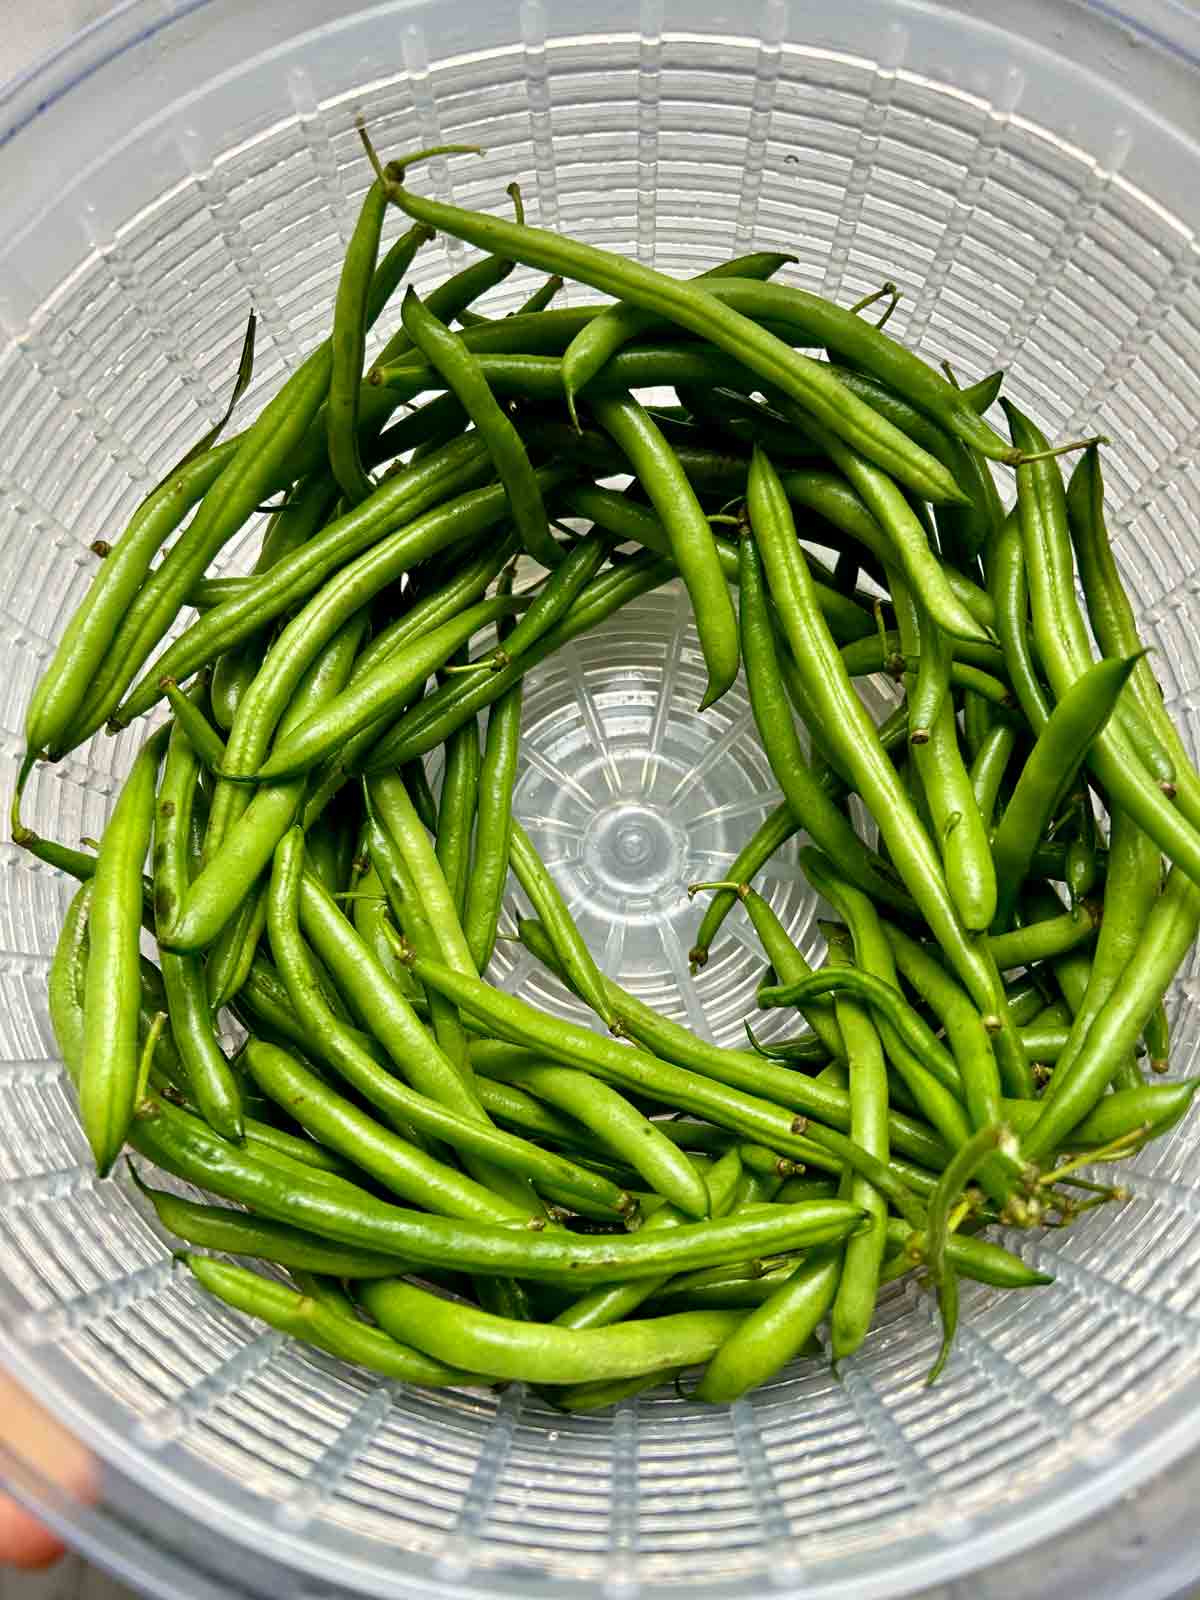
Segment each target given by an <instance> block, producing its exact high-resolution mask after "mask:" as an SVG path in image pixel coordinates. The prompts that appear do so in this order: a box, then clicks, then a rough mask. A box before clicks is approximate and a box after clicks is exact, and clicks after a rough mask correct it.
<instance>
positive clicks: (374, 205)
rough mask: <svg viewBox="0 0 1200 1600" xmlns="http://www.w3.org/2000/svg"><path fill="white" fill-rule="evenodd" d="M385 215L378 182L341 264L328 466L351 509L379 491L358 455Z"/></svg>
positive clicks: (335, 314) (328, 418) (329, 406)
mask: <svg viewBox="0 0 1200 1600" xmlns="http://www.w3.org/2000/svg"><path fill="white" fill-rule="evenodd" d="M386 210H387V190H386V187H385V183H384V180H382V179H381V178H376V180H375V182H374V183H373V184H372V185H371V187H370V188H369V189H368V190H367V194H366V198H365V199H364V201H363V203H362V209H361V211H360V212H359V214H358V221H357V223H356V224H355V227H354V233H353V235H352V236H351V239H350V243H349V245H348V247H347V249H346V256H345V260H344V261H343V262H342V275H341V278H340V279H339V281H338V290H337V300H336V302H335V305H334V312H333V333H332V334H331V335H330V340H329V346H330V352H331V363H330V375H329V398H328V400H327V401H326V405H325V433H326V439H327V441H328V446H329V465H330V467H331V468H332V469H333V475H334V477H335V478H336V479H337V481H338V483H339V485H340V486H341V490H342V494H343V495H344V496H345V499H346V503H347V505H351V506H353V505H357V504H358V503H359V501H360V500H365V499H366V498H367V496H368V495H369V494H370V493H371V490H372V488H373V487H374V485H373V484H372V482H371V480H370V478H369V477H368V476H367V474H366V472H365V471H364V469H363V464H362V459H361V457H360V455H359V449H358V395H359V385H360V384H361V382H362V370H363V361H364V358H365V355H366V348H367V316H368V312H367V300H368V297H369V295H370V289H371V279H372V276H373V275H374V272H375V259H376V257H377V255H378V254H379V236H380V234H381V233H382V231H383V218H384V214H385V212H386Z"/></svg>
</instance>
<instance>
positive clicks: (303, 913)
mask: <svg viewBox="0 0 1200 1600" xmlns="http://www.w3.org/2000/svg"><path fill="white" fill-rule="evenodd" d="M297 848H298V847H297ZM298 911H299V917H300V926H301V929H302V931H303V932H304V934H305V935H306V936H307V938H308V939H309V940H310V941H311V943H312V948H313V949H314V951H315V952H316V954H317V955H318V956H319V957H320V958H321V960H322V961H323V962H324V963H325V966H326V967H327V968H328V970H329V972H330V974H331V975H332V977H333V980H334V982H335V983H336V984H337V986H338V987H339V988H340V989H341V991H342V992H343V994H344V995H345V996H346V999H347V1001H348V1002H349V1005H350V1008H351V1011H352V1012H353V1013H354V1014H355V1015H356V1016H357V1017H358V1018H359V1019H360V1021H362V1022H363V1023H364V1024H365V1025H366V1026H367V1027H368V1028H369V1029H370V1031H371V1033H372V1034H373V1035H374V1037H375V1038H376V1039H378V1041H379V1043H380V1044H381V1045H382V1046H383V1048H384V1050H385V1051H386V1052H387V1055H388V1056H389V1057H390V1059H391V1061H392V1062H393V1064H394V1066H395V1068H396V1071H397V1072H398V1073H399V1074H400V1075H401V1076H403V1077H404V1078H406V1079H407V1080H408V1081H409V1082H410V1083H411V1084H412V1086H413V1088H414V1089H416V1090H417V1091H418V1092H419V1093H420V1094H423V1095H427V1096H428V1097H429V1098H430V1099H431V1100H435V1101H437V1103H438V1104H439V1105H443V1106H448V1107H449V1108H450V1109H451V1110H453V1111H457V1112H458V1113H459V1114H460V1115H462V1116H466V1117H470V1118H472V1120H475V1121H480V1122H486V1118H484V1117H482V1116H481V1114H480V1106H479V1101H478V1099H477V1097H476V1095H475V1093H474V1090H473V1088H472V1086H471V1084H470V1083H469V1081H468V1079H467V1078H466V1077H465V1076H464V1074H463V1073H462V1072H461V1071H460V1070H459V1068H458V1066H457V1065H456V1064H455V1063H454V1062H453V1061H451V1060H450V1059H449V1058H448V1057H447V1056H446V1055H445V1053H444V1052H443V1051H442V1050H441V1049H440V1048H439V1046H438V1045H437V1044H436V1043H435V1042H434V1041H433V1040H431V1039H430V1038H429V1035H428V1034H427V1033H426V1031H425V1028H424V1027H423V1026H422V1024H421V1022H420V1020H419V1018H418V1017H417V1015H416V1013H415V1012H414V1011H413V1009H412V1007H411V1005H410V1004H409V1003H408V1001H407V1000H406V999H405V997H404V996H403V995H402V994H401V993H400V992H399V990H398V989H397V988H396V986H395V985H394V984H393V983H392V982H391V980H390V979H389V977H388V975H387V973H386V971H385V970H384V969H383V967H382V966H381V965H380V963H379V962H378V960H377V959H376V958H375V956H374V955H373V954H372V952H371V951H370V950H369V949H368V948H367V946H366V945H365V943H364V942H363V940H362V939H361V938H360V937H359V935H358V934H357V933H356V932H355V930H354V928H353V926H352V925H351V924H350V922H348V921H347V919H346V918H345V917H344V916H343V915H342V913H341V911H339V910H338V907H337V905H336V904H335V903H334V901H333V900H332V898H331V897H330V895H329V894H328V892H327V891H325V890H324V889H323V888H322V887H321V885H320V884H319V883H318V882H317V881H316V879H315V878H313V876H312V875H311V874H310V873H305V874H304V875H303V876H302V878H301V880H300V886H299V902H298ZM285 948H288V949H289V950H290V949H292V948H293V945H292V944H291V943H289V942H288V941H287V940H286V938H285ZM289 993H290V986H289ZM368 1098H369V1097H368Z"/></svg>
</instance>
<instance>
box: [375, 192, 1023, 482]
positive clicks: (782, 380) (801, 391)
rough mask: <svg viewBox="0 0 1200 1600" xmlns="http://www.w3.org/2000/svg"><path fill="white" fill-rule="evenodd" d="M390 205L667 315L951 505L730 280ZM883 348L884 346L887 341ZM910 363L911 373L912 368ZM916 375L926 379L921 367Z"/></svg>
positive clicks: (931, 469) (412, 199) (529, 231)
mask: <svg viewBox="0 0 1200 1600" xmlns="http://www.w3.org/2000/svg"><path fill="white" fill-rule="evenodd" d="M391 198H392V199H393V200H394V201H395V202H396V204H397V205H399V206H400V207H401V209H402V210H404V211H405V212H406V213H407V214H408V215H409V216H411V217H414V218H415V219H416V220H418V221H424V222H427V223H428V224H429V226H430V227H435V228H438V229H439V230H440V231H444V232H447V233H450V234H453V235H454V236H456V237H458V238H462V239H466V240H468V241H470V242H472V243H475V244H477V245H479V246H480V247H481V248H483V249H494V250H496V251H497V252H499V253H503V254H504V255H506V256H508V255H511V256H513V257H514V258H515V259H517V260H520V261H523V262H524V264H525V265H526V266H536V267H539V268H540V269H541V270H542V271H551V272H557V271H559V270H560V269H561V271H562V275H563V276H571V277H574V278H577V279H579V281H580V282H583V283H587V284H590V285H591V287H592V288H595V289H600V290H602V291H604V292H607V293H611V294H614V295H616V296H617V297H618V298H619V299H622V300H625V301H628V302H630V303H632V304H634V305H639V306H644V307H645V308H646V309H647V310H653V311H655V312H657V313H658V314H660V315H665V316H667V317H668V318H669V320H671V321H672V322H675V323H677V324H678V325H680V326H681V327H684V328H688V329H690V330H691V331H692V332H694V333H698V334H700V335H702V336H703V337H704V338H706V339H708V340H709V341H710V343H712V344H715V345H716V346H717V347H718V348H720V349H722V350H725V351H726V352H727V353H728V354H730V355H732V356H733V357H735V359H737V360H739V361H742V362H743V363H744V364H745V365H746V366H748V367H750V368H751V369H752V370H753V371H755V372H757V373H758V374H759V375H760V376H761V377H763V378H765V379H768V380H770V381H773V382H774V383H776V384H778V385H780V386H781V387H783V388H784V389H785V391H786V392H787V393H788V394H790V395H791V396H792V398H793V399H795V400H798V401H800V402H801V403H802V404H804V405H805V406H806V407H807V408H808V409H809V410H810V411H811V412H812V413H813V414H814V415H816V416H818V417H819V418H821V419H822V420H823V421H825V422H826V423H827V424H828V425H829V426H830V427H834V428H837V429H838V431H839V434H840V436H842V437H844V438H846V439H848V441H849V442H850V443H852V444H854V445H856V446H859V447H861V448H863V449H864V450H865V451H867V452H868V453H870V452H873V453H874V457H875V458H876V459H878V461H879V464H880V465H881V466H883V467H885V468H887V469H889V470H893V471H896V472H898V473H901V474H904V475H906V481H908V482H909V484H910V485H911V487H912V488H914V489H916V490H917V491H918V492H920V493H932V494H934V495H937V496H939V497H944V498H948V499H954V498H955V497H956V495H957V494H958V491H957V489H955V488H954V485H953V480H952V479H950V478H949V475H948V474H946V473H945V470H944V469H943V468H942V467H941V466H940V463H937V462H934V461H933V460H932V458H931V457H929V456H928V455H927V454H926V453H925V452H924V451H922V450H920V449H919V448H918V447H917V446H914V445H912V444H910V443H909V441H908V440H906V439H905V438H904V436H903V435H902V434H900V433H899V432H898V430H896V429H894V428H892V427H891V425H890V424H888V423H884V422H883V421H882V419H879V418H877V417H876V415H875V413H874V412H872V411H871V410H870V407H868V406H866V405H864V404H863V403H862V402H861V401H859V400H857V399H856V398H855V397H854V396H852V395H850V394H849V392H848V391H847V390H846V389H844V388H843V387H842V385H841V384H840V383H839V382H838V380H837V379H836V378H835V377H834V376H833V374H832V373H830V372H829V371H828V370H827V369H825V368H823V367H822V366H821V364H820V363H818V362H814V361H811V360H809V359H808V358H807V357H803V356H800V355H798V354H797V353H796V352H794V351H793V350H791V349H790V348H789V347H788V346H787V345H785V344H784V343H783V341H782V340H780V339H778V338H777V337H776V336H775V335H774V334H772V333H769V332H767V331H766V330H765V329H763V328H761V327H759V326H757V325H756V324H755V323H754V322H752V321H751V320H750V319H749V318H748V317H746V316H744V315H742V314H740V313H739V312H737V311H734V310H733V309H732V308H731V307H730V306H727V305H726V304H724V303H723V301H722V300H721V299H718V298H717V295H716V293H715V292H713V291H715V290H722V291H724V290H726V289H727V288H728V286H729V285H731V284H734V283H737V282H738V280H736V279H729V280H725V282H724V283H718V282H713V281H711V280H710V286H709V288H708V289H698V288H697V287H696V286H695V285H694V284H682V283H679V282H677V281H676V280H674V279H671V278H667V277H665V276H663V275H662V274H661V273H657V272H654V271H652V270H651V269H649V268H647V267H643V266H640V265H637V264H635V263H633V262H630V261H625V260H622V259H621V258H619V257H615V256H612V255H610V254H609V253H608V252H607V251H604V250H598V249H596V248H595V246H592V245H585V244H581V243H579V242H577V241H574V240H565V239H561V238H560V237H558V236H557V235H555V234H551V233H547V232H546V231H545V230H543V229H538V228H528V227H523V226H517V225H514V224H511V223H506V222H503V221H501V220H500V219H498V218H496V217H490V216H485V215H483V214H482V213H478V212H470V211H464V210H461V209H459V208H458V207H456V206H449V205H445V204H443V203H441V202H439V201H436V200H429V199H426V198H425V197H424V196H417V195H415V194H412V193H411V192H410V191H409V190H407V189H405V188H404V186H403V184H402V183H400V182H397V183H396V184H394V185H393V186H392V189H391ZM771 287H772V286H771V285H769V284H752V285H749V286H748V289H749V290H752V291H757V292H758V293H757V294H750V293H747V295H746V298H748V299H751V300H752V302H753V304H754V305H755V308H756V309H760V308H763V307H764V306H765V311H764V314H766V313H768V312H769V313H771V314H777V315H779V316H782V317H788V316H789V315H794V314H795V310H796V299H795V294H796V292H795V291H784V292H783V295H782V296H780V295H778V294H776V295H774V296H772V295H770V290H771ZM763 292H766V293H767V295H768V299H767V301H765V302H764V301H762V300H760V299H759V295H760V294H762V293H763ZM817 305H818V306H821V307H823V306H824V302H821V301H817ZM850 320H851V321H853V322H855V323H857V324H858V329H859V330H861V329H862V323H861V321H860V319H858V318H852V319H850ZM861 342H862V341H861V332H860V333H859V335H858V337H856V339H855V348H856V350H857V349H858V347H859V345H860V344H861ZM886 342H887V343H888V344H889V345H890V344H891V341H890V340H889V341H886ZM892 349H893V350H894V351H897V352H899V351H900V347H899V346H892ZM606 355H607V352H606ZM897 359H900V360H903V362H904V365H905V370H906V371H907V370H908V367H909V363H912V358H911V357H908V356H907V354H906V353H905V352H900V356H899V357H898V358H897ZM564 365H565V366H567V367H568V368H569V373H570V375H569V377H567V378H566V380H565V387H566V389H567V392H568V393H571V392H572V391H575V390H578V388H579V387H580V379H581V377H582V376H583V373H582V371H581V364H580V359H579V351H578V348H577V349H576V351H575V352H574V355H573V354H572V351H570V350H568V351H567V354H566V356H565V358H564ZM912 365H913V368H914V369H915V368H916V367H917V366H919V363H912ZM921 370H922V371H923V372H928V369H925V368H922V369H921ZM588 376H590V373H589V374H588ZM929 377H930V378H931V379H932V378H933V374H929ZM934 383H935V384H936V385H937V386H939V387H940V388H942V389H945V391H946V395H947V396H948V397H951V398H952V400H953V404H954V407H955V408H956V409H955V417H956V420H958V412H957V408H958V405H959V403H958V401H957V396H956V395H955V394H954V391H953V390H951V389H950V388H949V385H946V384H943V383H942V381H941V380H940V379H934ZM937 398H938V399H941V395H940V394H938V395H937ZM961 409H962V410H963V411H964V412H967V413H969V421H968V418H967V417H966V416H964V417H963V418H962V419H961V421H962V425H963V426H964V427H968V428H970V430H971V431H972V434H973V436H974V435H979V436H982V437H981V441H980V448H983V447H984V444H983V440H986V441H987V442H988V443H989V444H990V445H991V446H992V448H995V449H997V450H998V451H999V452H1000V456H999V458H1000V459H1006V458H1013V459H1015V457H1014V456H1013V452H1012V451H1011V450H1009V449H1008V448H1007V447H1006V446H1005V445H1004V444H1003V441H1001V440H1000V439H999V437H998V435H996V434H994V433H993V432H992V430H991V429H990V428H988V427H987V425H986V424H983V423H981V421H980V419H979V418H978V417H976V416H975V414H974V412H970V411H969V408H966V407H962V408H961Z"/></svg>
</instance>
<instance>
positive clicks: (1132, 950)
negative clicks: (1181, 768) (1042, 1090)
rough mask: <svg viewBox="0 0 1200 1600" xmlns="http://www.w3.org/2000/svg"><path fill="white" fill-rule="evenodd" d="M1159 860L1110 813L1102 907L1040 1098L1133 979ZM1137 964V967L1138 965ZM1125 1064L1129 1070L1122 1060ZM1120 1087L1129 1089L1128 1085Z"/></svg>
mask: <svg viewBox="0 0 1200 1600" xmlns="http://www.w3.org/2000/svg"><path fill="white" fill-rule="evenodd" d="M1160 863H1161V858H1160V856H1159V853H1158V849H1157V846H1156V845H1155V844H1154V843H1153V842H1152V841H1151V840H1150V839H1149V838H1148V837H1147V836H1146V834H1144V833H1143V832H1142V830H1141V829H1140V828H1139V827H1138V825H1137V823H1136V822H1134V821H1133V820H1132V818H1131V817H1130V816H1129V815H1128V814H1127V813H1126V812H1125V811H1123V810H1121V809H1120V808H1117V809H1115V810H1114V811H1113V814H1112V822H1111V831H1110V836H1109V857H1108V876H1107V879H1106V881H1105V890H1104V909H1103V914H1102V916H1101V917H1100V927H1099V931H1098V933H1097V935H1096V947H1095V950H1094V952H1093V957H1092V964H1091V970H1090V972H1089V974H1088V979H1087V984H1086V986H1085V988H1084V990H1083V993H1082V995H1081V996H1079V997H1078V1004H1077V1005H1076V1006H1074V1007H1073V1010H1074V1021H1073V1023H1072V1026H1071V1032H1070V1037H1069V1039H1068V1041H1067V1045H1066V1048H1065V1049H1064V1050H1063V1052H1062V1053H1061V1054H1060V1056H1059V1067H1060V1068H1062V1069H1063V1078H1060V1077H1059V1073H1058V1071H1056V1072H1055V1074H1054V1078H1053V1079H1052V1080H1051V1081H1050V1083H1049V1084H1048V1085H1047V1086H1046V1098H1047V1099H1048V1100H1053V1099H1054V1098H1055V1096H1056V1095H1057V1094H1058V1092H1059V1091H1058V1088H1057V1087H1056V1086H1055V1080H1056V1079H1057V1080H1058V1082H1059V1084H1061V1083H1062V1081H1063V1080H1064V1078H1065V1069H1066V1068H1067V1067H1068V1066H1069V1065H1070V1063H1071V1061H1072V1060H1074V1058H1075V1057H1076V1056H1077V1055H1078V1054H1079V1052H1080V1050H1081V1049H1082V1047H1083V1043H1084V1040H1085V1039H1086V1038H1087V1036H1088V1032H1089V1030H1090V1028H1091V1026H1092V1023H1093V1022H1094V1021H1095V1020H1096V1017H1097V1016H1098V1014H1099V1012H1100V1010H1101V1008H1102V1006H1103V1005H1104V1003H1105V1002H1106V1001H1107V999H1108V998H1109V996H1110V995H1111V994H1112V992H1113V990H1114V989H1115V988H1116V986H1117V985H1118V984H1119V983H1121V982H1122V981H1135V974H1136V973H1137V971H1138V968H1137V967H1134V966H1133V965H1132V963H1134V962H1137V961H1138V958H1139V950H1140V946H1141V940H1142V934H1143V930H1144V929H1145V927H1146V922H1147V919H1148V918H1149V916H1150V913H1151V910H1152V909H1153V907H1154V904H1155V901H1156V900H1157V899H1158V892H1159V874H1160ZM1139 965H1140V963H1139ZM1124 1065H1125V1066H1133V1068H1134V1071H1135V1072H1136V1071H1137V1068H1136V1065H1134V1063H1133V1061H1132V1058H1127V1060H1126V1062H1125V1063H1124ZM1124 1087H1130V1084H1129V1083H1128V1081H1127V1082H1126V1083H1125V1085H1124Z"/></svg>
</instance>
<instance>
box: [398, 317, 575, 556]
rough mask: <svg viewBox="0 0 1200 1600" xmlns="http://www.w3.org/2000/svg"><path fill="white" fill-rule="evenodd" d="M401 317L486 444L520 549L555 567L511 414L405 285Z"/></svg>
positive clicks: (532, 478)
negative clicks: (519, 542) (503, 492)
mask: <svg viewBox="0 0 1200 1600" xmlns="http://www.w3.org/2000/svg"><path fill="white" fill-rule="evenodd" d="M403 317H404V328H405V332H406V333H407V334H408V336H409V338H410V339H411V340H412V341H413V344H414V345H415V346H416V347H417V349H419V350H420V352H421V354H422V355H423V356H425V358H426V359H427V360H428V361H429V362H430V364H431V365H433V366H435V367H436V368H437V370H438V371H439V372H440V373H441V374H442V376H443V377H444V378H445V380H446V382H447V383H448V385H449V387H450V389H451V391H452V392H453V393H454V394H455V395H456V396H457V398H458V400H459V402H460V403H461V404H462V405H463V407H464V408H465V409H466V411H467V414H468V415H469V416H470V418H471V421H472V422H473V423H474V424H475V428H476V430H477V431H478V433H479V436H480V438H481V439H483V441H484V443H485V444H486V445H487V449H488V454H489V455H490V457H491V459H492V463H493V465H494V466H495V468H496V471H497V473H498V474H499V477H500V481H501V482H502V483H503V485H504V488H505V490H506V492H507V495H508V501H509V506H510V508H511V511H512V517H513V521H514V522H515V523H516V527H517V532H518V533H519V535H520V538H521V543H522V545H523V546H524V547H525V550H526V552H527V553H528V554H529V555H531V556H532V557H533V558H534V560H536V561H540V562H541V563H542V565H543V566H546V567H555V566H557V565H558V563H559V561H561V559H562V555H561V552H560V551H559V548H558V546H557V545H556V544H555V542H554V539H553V538H552V536H551V533H550V526H549V523H548V521H547V519H546V508H545V504H544V503H543V500H542V493H541V489H540V487H539V485H538V480H537V477H536V476H535V474H534V471H533V468H532V466H531V465H530V462H529V457H528V455H527V454H526V452H525V446H524V444H523V443H522V441H521V436H520V434H519V433H518V432H517V430H516V428H515V427H514V425H513V423H512V420H511V418H510V417H509V416H508V415H507V414H506V413H505V412H504V410H503V409H502V408H501V406H500V404H499V402H498V401H497V400H496V397H495V396H494V395H493V394H492V391H491V390H490V389H489V388H488V384H487V379H486V378H485V377H484V376H483V373H482V372H481V371H480V369H479V364H478V362H477V361H476V360H475V357H474V356H473V355H472V353H471V352H470V350H468V349H467V347H466V345H465V344H464V343H463V341H462V340H461V339H460V338H459V337H458V335H457V334H455V333H452V332H451V330H450V329H449V328H447V327H446V325H445V324H444V323H442V322H440V321H439V320H438V318H437V315H436V314H435V313H434V312H433V311H431V310H430V309H429V307H428V306H426V305H423V304H422V302H421V300H420V298H419V297H418V295H417V293H416V291H415V290H414V289H412V288H411V287H410V288H409V291H408V293H407V294H406V295H405V297H404V311H403Z"/></svg>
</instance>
